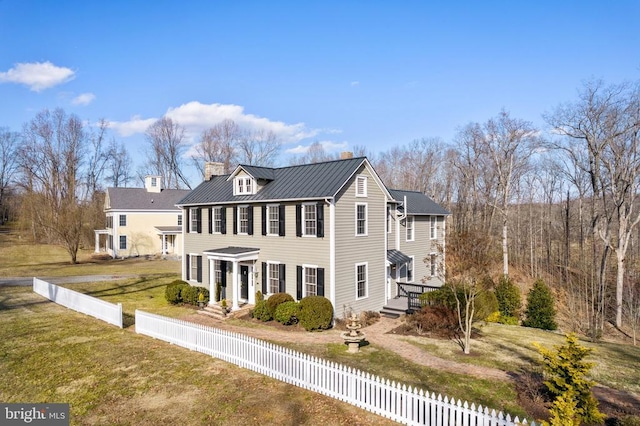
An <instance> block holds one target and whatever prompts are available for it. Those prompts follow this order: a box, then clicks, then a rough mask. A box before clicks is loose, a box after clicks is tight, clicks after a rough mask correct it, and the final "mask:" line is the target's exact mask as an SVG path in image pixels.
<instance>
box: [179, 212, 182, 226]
mask: <svg viewBox="0 0 640 426" xmlns="http://www.w3.org/2000/svg"><path fill="white" fill-rule="evenodd" d="M178 226H182V213H180V214H179V215H178Z"/></svg>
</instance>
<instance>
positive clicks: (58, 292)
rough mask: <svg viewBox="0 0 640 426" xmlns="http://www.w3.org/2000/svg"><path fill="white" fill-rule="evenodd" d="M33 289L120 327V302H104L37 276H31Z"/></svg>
mask: <svg viewBox="0 0 640 426" xmlns="http://www.w3.org/2000/svg"><path fill="white" fill-rule="evenodd" d="M33 291H34V292H35V293H38V294H39V295H40V296H43V297H46V298H47V299H49V300H51V301H52V302H55V303H57V304H59V305H62V306H65V307H67V308H69V309H73V310H74V311H78V312H81V313H83V314H86V315H91V316H92V317H95V318H98V319H100V320H102V321H105V322H108V323H109V324H113V325H115V326H118V327H120V328H122V304H121V303H118V304H117V305H114V304H113V303H109V302H105V301H104V300H100V299H98V298H95V297H91V296H87V295H86V294H82V293H78V292H77V291H73V290H69V289H68V288H64V287H60V286H57V285H55V284H51V283H48V282H46V281H43V280H41V279H38V278H35V277H34V278H33Z"/></svg>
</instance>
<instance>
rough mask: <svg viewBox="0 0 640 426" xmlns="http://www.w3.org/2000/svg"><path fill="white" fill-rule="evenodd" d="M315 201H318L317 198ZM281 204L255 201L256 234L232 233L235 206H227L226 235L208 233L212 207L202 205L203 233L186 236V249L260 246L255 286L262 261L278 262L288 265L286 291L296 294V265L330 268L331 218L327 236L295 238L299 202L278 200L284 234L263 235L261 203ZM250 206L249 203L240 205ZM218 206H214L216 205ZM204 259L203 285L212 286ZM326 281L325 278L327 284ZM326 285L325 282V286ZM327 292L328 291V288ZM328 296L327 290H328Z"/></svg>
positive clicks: (229, 289)
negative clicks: (283, 224) (329, 233)
mask: <svg viewBox="0 0 640 426" xmlns="http://www.w3.org/2000/svg"><path fill="white" fill-rule="evenodd" d="M314 203H315V201H314ZM319 203H322V204H325V210H328V205H326V203H325V202H324V201H319ZM275 204H278V203H261V204H258V203H252V204H251V205H252V206H253V226H254V228H253V235H243V234H234V233H233V211H234V209H233V205H226V221H227V233H226V234H209V233H208V225H207V224H208V221H209V210H208V209H209V206H202V207H201V208H202V223H203V226H202V233H200V234H198V233H189V234H188V236H187V237H186V242H185V252H186V253H197V254H199V255H203V252H204V251H206V250H211V249H220V248H225V247H230V246H235V247H247V248H257V249H259V250H260V253H259V255H258V261H257V262H256V263H255V265H254V283H255V286H254V289H253V291H257V290H261V288H262V287H261V285H262V284H261V283H262V265H261V263H262V262H279V263H282V264H285V265H286V272H285V277H286V279H285V286H286V287H285V290H286V292H287V293H289V294H290V295H292V296H293V297H294V298H295V297H296V286H297V282H296V266H297V265H315V266H317V267H319V268H325V271H328V270H329V266H330V262H329V238H328V234H327V232H326V228H327V226H328V218H327V214H326V213H325V224H324V227H325V237H323V238H318V237H306V236H305V237H296V204H298V203H291V202H286V203H279V204H281V205H284V206H285V235H284V236H272V235H262V228H261V223H262V206H263V205H275ZM238 205H247V204H242V203H240V204H238ZM213 207H215V206H213ZM203 256H204V257H203V262H202V268H203V269H202V283H201V284H200V285H202V286H205V287H207V288H211V283H210V282H209V277H210V270H209V266H210V265H209V262H208V261H207V260H206V256H205V255H203ZM227 273H228V274H229V275H228V277H227V283H228V284H227V294H226V296H227V298H228V299H229V298H231V297H232V295H233V293H232V286H231V285H230V283H231V282H232V281H231V279H232V278H231V275H230V274H231V271H230V269H229V270H228V271H227ZM183 277H186V269H185V270H183ZM326 282H327V281H325V283H326ZM326 286H327V284H325V288H327V287H326ZM325 291H327V290H325ZM325 295H327V293H325Z"/></svg>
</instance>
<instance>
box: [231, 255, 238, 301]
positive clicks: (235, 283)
mask: <svg viewBox="0 0 640 426" xmlns="http://www.w3.org/2000/svg"><path fill="white" fill-rule="evenodd" d="M232 275H233V281H232V282H233V305H231V310H233V311H235V310H237V309H240V305H239V303H238V298H239V297H240V281H238V261H237V260H234V261H233V269H232Z"/></svg>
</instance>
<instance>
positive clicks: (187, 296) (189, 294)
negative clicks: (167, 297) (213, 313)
mask: <svg viewBox="0 0 640 426" xmlns="http://www.w3.org/2000/svg"><path fill="white" fill-rule="evenodd" d="M180 295H181V296H182V303H187V304H189V305H196V304H197V303H198V289H197V288H196V287H193V286H189V287H186V288H183V289H182V291H181V292H180Z"/></svg>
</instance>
